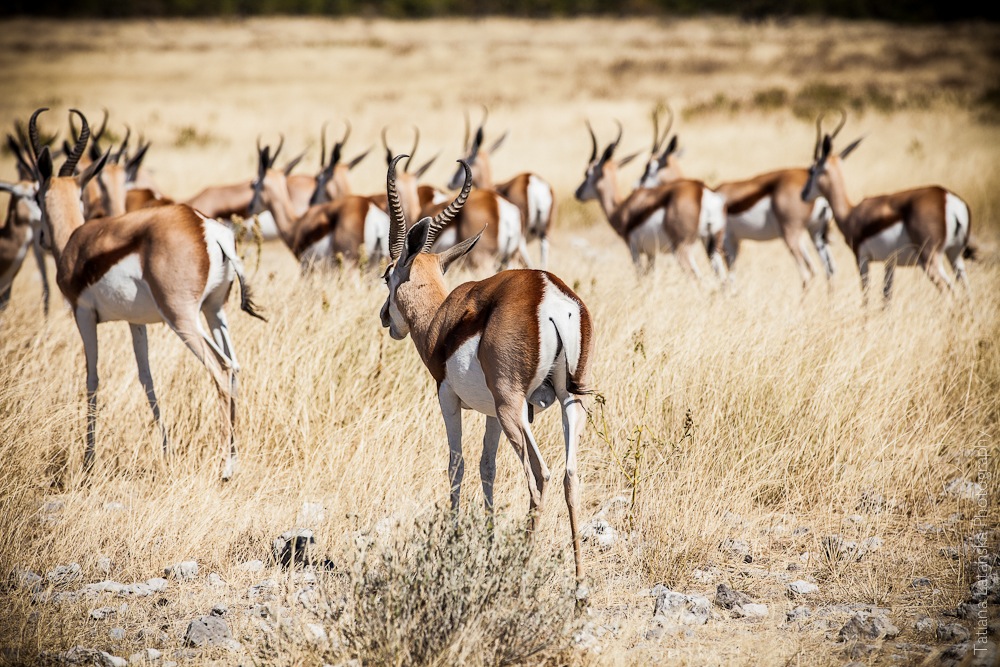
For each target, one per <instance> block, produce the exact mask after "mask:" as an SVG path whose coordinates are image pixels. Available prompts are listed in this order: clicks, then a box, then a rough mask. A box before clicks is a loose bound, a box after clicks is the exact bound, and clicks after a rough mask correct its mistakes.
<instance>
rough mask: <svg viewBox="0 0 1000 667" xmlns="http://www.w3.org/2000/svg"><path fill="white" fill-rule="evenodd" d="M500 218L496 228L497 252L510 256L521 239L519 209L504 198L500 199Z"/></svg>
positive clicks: (503, 255) (500, 254)
mask: <svg viewBox="0 0 1000 667" xmlns="http://www.w3.org/2000/svg"><path fill="white" fill-rule="evenodd" d="M498 204H499V209H500V220H499V221H498V222H499V229H498V230H497V254H498V255H499V256H500V257H510V256H511V255H513V254H514V252H515V251H516V250H517V247H518V245H519V243H520V241H521V209H519V208H518V207H517V206H514V204H512V203H510V202H509V201H507V200H506V199H500V200H499V202H498Z"/></svg>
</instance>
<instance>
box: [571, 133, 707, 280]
mask: <svg viewBox="0 0 1000 667" xmlns="http://www.w3.org/2000/svg"><path fill="white" fill-rule="evenodd" d="M616 122H617V121H616ZM587 129H588V130H589V131H590V140H591V146H592V150H591V154H590V160H589V163H588V166H587V171H586V175H585V176H584V179H583V182H582V183H581V184H580V186H579V187H578V188H577V189H576V198H577V200H579V201H581V202H583V201H589V200H592V199H596V200H597V201H598V202H599V203H600V205H601V210H602V211H604V215H605V217H606V218H607V220H608V222H609V223H610V224H611V227H612V228H613V229H614V230H615V231H616V232H617V233H618V235H619V236H621V237H622V238H623V239H624V240H625V242H626V243H627V244H628V247H629V251H630V252H631V254H632V263H633V265H634V266H635V267H636V269H637V270H638V271H639V272H640V273H645V272H648V271H650V270H652V268H653V266H654V265H655V262H656V256H657V254H658V253H660V252H663V251H667V250H669V251H670V252H672V253H673V254H674V256H675V257H676V258H677V261H678V262H679V264H680V265H681V267H682V268H683V269H684V270H685V271H686V272H687V273H688V274H689V275H690V276H691V278H693V279H694V280H695V281H696V282H700V281H701V271H700V269H699V268H698V262H697V259H696V254H697V250H698V248H702V249H703V250H704V251H705V252H706V253H707V254H708V257H709V261H710V263H711V266H712V270H713V271H714V272H715V275H716V277H718V278H719V280H720V281H722V282H723V283H725V282H726V279H727V276H726V273H727V271H726V265H725V261H724V260H723V258H722V255H721V252H722V250H721V247H722V240H723V236H724V234H725V203H724V202H723V201H722V198H721V197H720V196H719V195H718V194H716V193H715V192H713V191H712V190H711V189H709V188H708V186H706V185H705V184H704V183H703V182H702V181H698V180H694V179H678V180H675V181H672V182H671V183H668V184H663V185H659V186H657V187H655V188H637V189H635V190H633V191H632V192H631V193H630V194H629V195H628V196H626V197H625V198H621V197H620V196H619V195H618V168H619V167H621V166H622V165H624V164H626V163H628V162H629V161H630V160H631V159H632V158H634V157H635V156H634V155H630V156H628V157H626V158H623V159H621V160H618V161H615V160H614V159H613V158H614V153H615V149H616V148H617V147H618V144H619V142H620V141H621V138H622V127H621V123H618V137H617V138H616V139H615V140H614V141H613V142H612V143H610V144H608V145H607V147H606V148H605V149H604V152H603V153H602V154H601V155H600V156H599V157H598V154H597V137H596V136H595V135H594V130H593V128H592V127H591V126H590V123H589V122H588V123H587ZM643 257H645V258H646V266H645V268H644V267H643V263H642V260H643Z"/></svg>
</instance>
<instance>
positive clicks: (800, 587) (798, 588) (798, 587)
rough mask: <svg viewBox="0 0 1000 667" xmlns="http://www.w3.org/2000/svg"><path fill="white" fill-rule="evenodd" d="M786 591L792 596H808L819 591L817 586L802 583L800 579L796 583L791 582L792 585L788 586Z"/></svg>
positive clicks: (806, 582) (805, 582)
mask: <svg viewBox="0 0 1000 667" xmlns="http://www.w3.org/2000/svg"><path fill="white" fill-rule="evenodd" d="M788 591H789V594H790V595H792V596H795V595H809V594H811V593H816V592H817V591H819V586H817V585H816V584H813V583H810V582H808V581H803V580H802V579H799V580H797V581H793V582H792V583H790V584H788Z"/></svg>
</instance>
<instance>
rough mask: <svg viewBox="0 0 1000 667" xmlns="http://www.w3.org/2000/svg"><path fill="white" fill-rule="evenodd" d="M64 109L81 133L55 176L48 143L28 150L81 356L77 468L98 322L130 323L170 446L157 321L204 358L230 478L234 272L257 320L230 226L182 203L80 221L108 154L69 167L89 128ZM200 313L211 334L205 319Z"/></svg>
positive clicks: (89, 456) (91, 400)
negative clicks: (155, 343) (156, 371)
mask: <svg viewBox="0 0 1000 667" xmlns="http://www.w3.org/2000/svg"><path fill="white" fill-rule="evenodd" d="M43 111H46V109H44V108H42V109H38V110H36V111H35V112H34V114H32V116H31V121H30V124H29V132H30V134H31V137H32V139H34V138H35V137H36V136H37V128H36V122H37V118H38V115H39V114H40V113H42V112H43ZM70 111H71V113H73V114H76V115H78V116H79V117H80V122H81V130H80V136H79V138H78V140H77V142H76V145H75V146H74V147H73V148H72V152H71V153H70V154H69V155H68V156H67V158H66V162H64V163H63V165H62V167H61V168H60V169H59V173H58V174H57V175H56V176H53V174H52V171H53V165H52V157H51V155H50V154H49V150H48V147H44V148H40V147H39V146H38V144H37V143H33V150H35V163H34V164H35V169H36V176H37V181H38V183H39V191H38V201H39V203H40V207H41V213H42V225H41V226H42V234H43V237H44V240H43V242H44V243H45V244H46V245H48V247H49V249H50V250H51V251H52V254H53V256H54V257H55V260H56V282H57V284H58V285H59V289H60V290H61V291H62V293H63V295H64V296H65V297H66V300H67V301H68V302H69V305H70V308H71V309H72V311H73V316H74V318H75V319H76V325H77V328H78V329H79V331H80V337H81V338H82V339H83V347H84V352H85V354H86V360H87V444H86V450H85V452H84V470H85V471H88V472H89V471H90V470H91V469H92V467H93V463H94V441H95V431H96V422H97V388H98V376H97V325H98V324H100V323H104V322H114V321H125V322H128V323H129V327H130V329H131V333H132V348H133V351H134V352H135V359H136V364H137V365H138V369H139V381H140V383H141V384H142V387H143V389H144V390H145V392H146V398H147V400H148V401H149V407H150V408H151V409H152V412H153V419H154V420H155V421H156V424H157V426H158V427H159V429H160V432H161V435H162V438H163V450H164V454H165V455H166V454H167V453H168V442H167V433H166V429H165V428H164V426H163V424H162V422H161V420H160V408H159V403H158V401H157V398H156V394H155V392H154V389H153V377H152V374H151V373H150V369H149V355H148V350H147V338H146V325H147V324H153V323H157V322H164V323H166V324H167V326H169V327H170V328H171V329H172V330H173V331H174V333H176V334H177V336H178V337H179V338H180V339H181V340H182V341H183V342H184V344H185V345H187V346H188V348H189V349H190V350H191V351H192V352H193V353H194V355H195V356H196V357H198V359H199V360H200V361H201V362H202V363H203V364H205V367H206V368H208V371H209V373H210V374H211V376H212V379H213V380H214V381H215V384H216V388H217V389H218V391H219V395H220V398H221V401H222V411H223V418H224V422H225V429H226V434H225V436H224V443H223V446H224V448H225V454H224V461H223V468H222V479H223V480H228V479H230V478H231V477H232V476H233V475H234V474H235V473H236V470H237V467H238V462H237V452H236V439H235V421H236V396H237V372H238V371H239V364H238V363H237V360H236V353H235V351H234V348H233V342H232V339H231V337H230V335H229V325H228V323H227V320H226V313H225V304H226V301H227V299H228V297H229V293H230V291H231V289H232V285H233V282H234V280H237V279H238V280H239V283H240V292H241V299H240V307H241V308H242V310H243V311H244V312H246V313H249V314H250V315H253V316H254V317H257V318H260V319H263V318H262V317H261V316H260V315H259V314H258V313H257V312H256V311H255V310H254V305H253V303H252V301H251V298H250V293H249V290H248V287H247V285H246V281H245V278H244V274H243V268H242V264H241V262H240V259H239V255H237V254H236V245H235V239H234V237H233V232H232V231H231V230H230V229H229V228H228V227H226V226H225V225H223V224H221V223H220V222H218V221H216V220H211V219H209V218H206V217H205V216H204V215H202V214H200V213H198V212H197V211H196V210H195V209H193V208H191V207H190V206H186V205H174V206H162V207H159V208H151V209H147V210H142V211H136V212H134V213H126V214H125V215H122V216H117V217H105V218H95V219H93V220H89V221H87V222H86V224H84V218H83V213H82V210H81V195H82V192H83V189H84V188H85V187H86V185H87V183H88V182H89V181H90V180H91V179H93V178H94V177H95V176H96V175H97V174H98V172H100V170H101V169H102V168H103V167H104V164H105V162H106V161H107V159H108V153H105V154H104V155H103V156H102V157H101V158H100V159H99V160H98V161H96V162H93V163H91V165H90V166H89V167H87V168H86V169H85V170H84V171H83V172H82V173H80V174H79V175H75V170H76V165H77V161H78V160H79V158H80V155H81V154H82V153H83V151H84V149H85V147H86V145H87V139H88V138H89V135H90V130H89V128H88V126H87V119H86V118H85V117H84V116H83V114H82V113H80V112H79V111H77V110H76V109H71V110H70ZM202 315H204V317H205V320H206V321H207V323H208V328H209V331H211V335H209V334H208V333H207V332H206V331H205V328H204V326H203V325H202V322H201V316H202Z"/></svg>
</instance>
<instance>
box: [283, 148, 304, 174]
mask: <svg viewBox="0 0 1000 667" xmlns="http://www.w3.org/2000/svg"><path fill="white" fill-rule="evenodd" d="M305 156H306V153H305V151H302V152H301V153H299V154H298V155H297V156H296V157H294V158H292V159H291V160H290V161H289V162H288V164H286V165H285V176H291V175H292V170H293V169H295V167H297V166H298V165H299V162H302V158H304V157H305Z"/></svg>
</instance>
